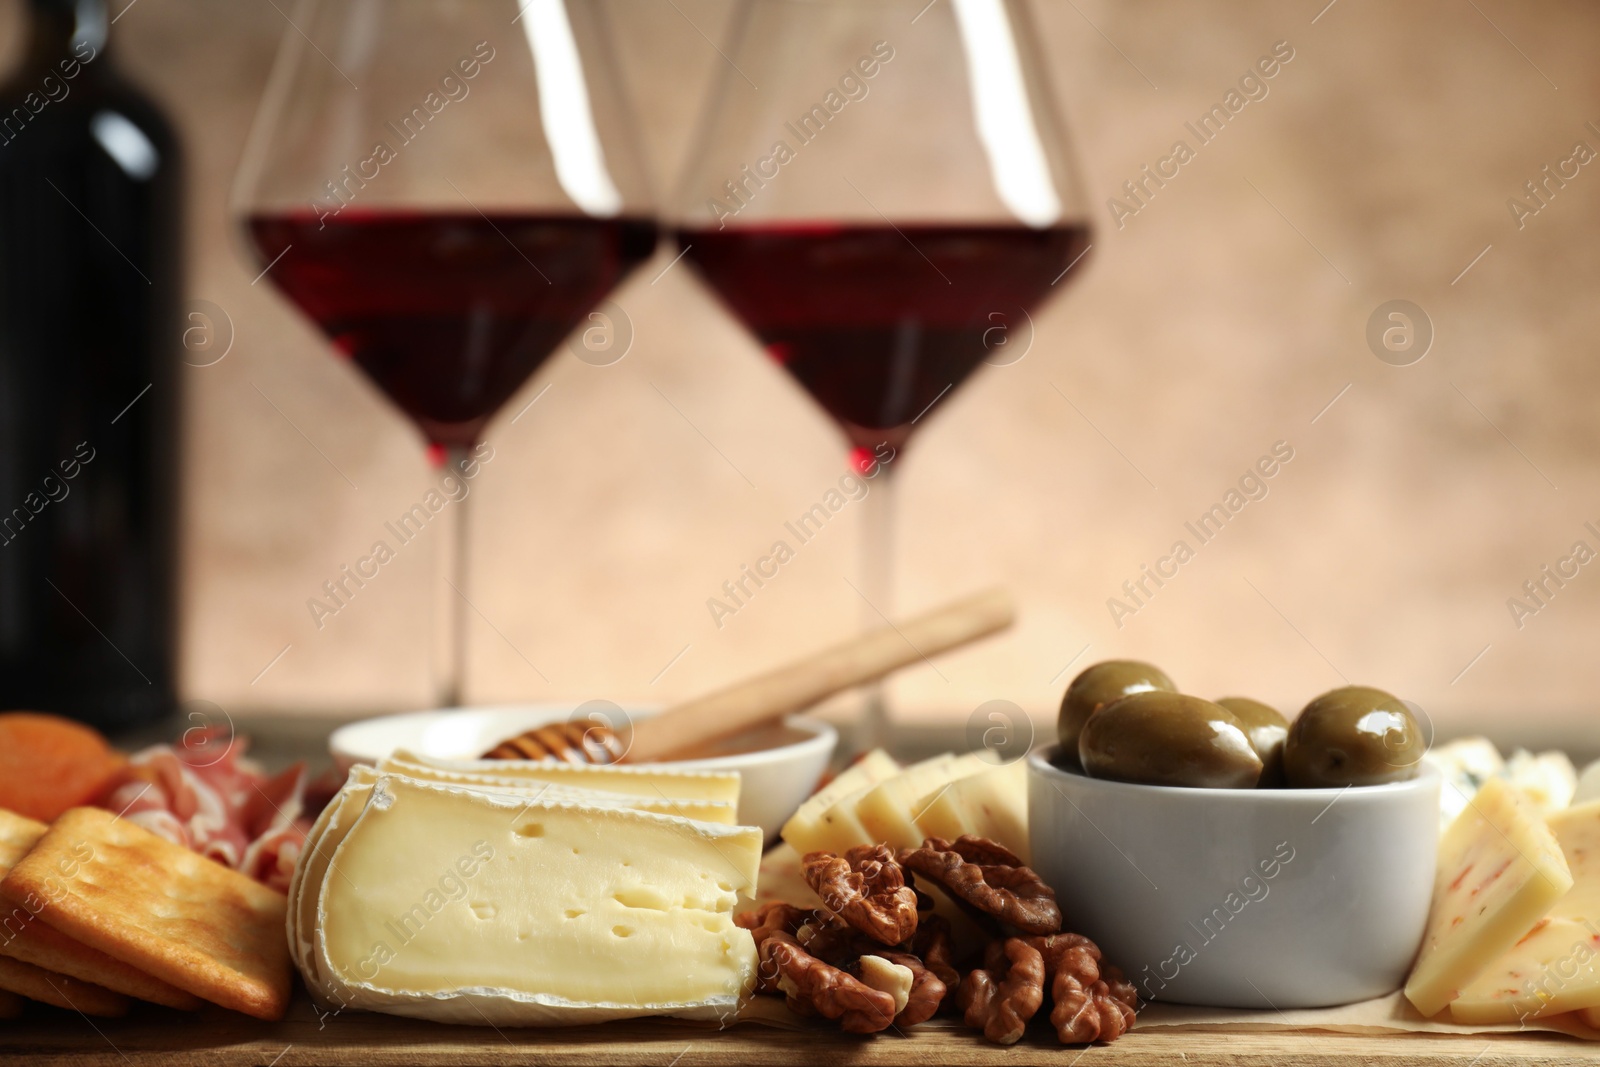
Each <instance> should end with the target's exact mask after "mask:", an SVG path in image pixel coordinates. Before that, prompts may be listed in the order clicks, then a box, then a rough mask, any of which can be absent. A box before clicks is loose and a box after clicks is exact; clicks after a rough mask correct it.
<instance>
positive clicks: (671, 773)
mask: <svg viewBox="0 0 1600 1067" xmlns="http://www.w3.org/2000/svg"><path fill="white" fill-rule="evenodd" d="M389 760H392V761H394V762H396V763H400V764H415V765H418V766H421V767H426V768H432V769H434V770H440V771H458V772H459V771H464V772H466V773H469V774H488V775H493V776H494V777H497V778H516V779H519V780H528V781H535V782H552V783H554V784H556V785H566V786H574V787H576V788H579V789H601V790H605V791H606V792H610V793H628V794H630V795H632V796H643V797H667V798H669V799H672V800H681V799H694V800H722V801H726V802H728V803H729V804H734V805H737V804H738V803H739V781H740V779H739V775H738V774H736V773H734V772H732V771H684V770H676V769H673V768H670V767H659V766H656V767H635V766H632V765H623V766H615V765H609V766H608V765H602V764H581V765H580V764H574V763H560V762H557V761H556V760H514V759H512V760H487V759H480V760H448V759H437V758H435V757H432V756H419V755H417V754H416V753H413V752H407V751H405V750H404V749H401V750H398V751H396V752H395V753H394V754H393V755H391V756H390V757H389Z"/></svg>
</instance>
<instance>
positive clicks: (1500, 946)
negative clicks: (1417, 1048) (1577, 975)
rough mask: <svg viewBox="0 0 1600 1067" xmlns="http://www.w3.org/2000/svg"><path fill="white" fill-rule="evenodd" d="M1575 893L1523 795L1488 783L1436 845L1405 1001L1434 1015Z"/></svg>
mask: <svg viewBox="0 0 1600 1067" xmlns="http://www.w3.org/2000/svg"><path fill="white" fill-rule="evenodd" d="M1571 888H1572V873H1571V872H1570V871H1569V870H1568V868H1567V861H1566V859H1565V857H1563V856H1562V853H1561V846H1560V845H1559V844H1558V843H1557V842H1556V839H1555V835H1553V834H1552V833H1551V832H1550V829H1549V827H1548V826H1546V825H1545V822H1544V819H1542V818H1541V817H1540V815H1539V811H1538V809H1537V808H1536V807H1535V806H1534V804H1533V802H1532V801H1530V800H1529V799H1528V798H1527V797H1526V796H1524V795H1523V793H1522V791H1521V790H1519V789H1518V788H1517V787H1516V786H1514V785H1512V784H1510V783H1509V782H1508V781H1506V780H1505V779H1504V778H1491V779H1490V780H1489V781H1488V782H1486V783H1484V785H1483V788H1482V789H1480V790H1478V793H1477V795H1476V796H1474V797H1473V798H1472V801H1471V802H1470V803H1469V804H1468V805H1467V807H1466V809H1465V810H1464V811H1462V813H1461V814H1460V815H1459V816H1458V817H1457V818H1456V821H1455V822H1453V823H1451V824H1450V829H1449V830H1447V831H1446V832H1445V835H1444V838H1443V840H1441V841H1440V842H1439V866H1438V870H1437V873H1436V874H1435V878H1434V889H1433V906H1432V908H1431V910H1430V911H1429V913H1428V926H1427V930H1426V932H1425V933H1424V935H1423V942H1422V951H1421V954H1420V955H1419V956H1418V957H1417V962H1416V965H1415V966H1414V967H1413V968H1412V971H1411V977H1410V979H1409V980H1407V982H1406V989H1405V992H1406V997H1407V998H1408V999H1409V1000H1410V1001H1411V1003H1412V1004H1414V1005H1415V1006H1416V1008H1417V1010H1418V1011H1420V1012H1421V1013H1422V1014H1424V1015H1433V1014H1435V1013H1436V1012H1438V1011H1440V1010H1441V1009H1442V1008H1444V1006H1445V1005H1447V1004H1449V1003H1450V1002H1451V1001H1452V1000H1454V999H1456V997H1457V996H1458V995H1459V994H1460V991H1461V990H1462V989H1464V988H1466V987H1467V986H1468V985H1469V984H1470V983H1471V982H1472V981H1473V980H1474V979H1476V978H1477V977H1478V976H1479V975H1480V974H1482V973H1483V972H1484V971H1485V970H1487V969H1488V968H1489V966H1490V965H1491V964H1493V963H1494V961H1495V959H1496V958H1498V957H1499V956H1500V955H1502V954H1503V953H1504V952H1506V950H1508V949H1510V948H1511V947H1512V945H1514V944H1515V943H1516V942H1517V940H1518V939H1519V938H1521V937H1522V936H1523V935H1524V934H1526V933H1527V932H1528V931H1529V930H1530V929H1532V927H1533V924H1534V923H1536V922H1538V921H1539V920H1540V919H1541V918H1543V917H1544V915H1545V913H1546V912H1548V911H1549V910H1550V907H1551V905H1553V904H1554V903H1555V902H1556V901H1557V900H1559V899H1560V898H1561V896H1562V895H1563V894H1564V893H1566V892H1567V890H1569V889H1571Z"/></svg>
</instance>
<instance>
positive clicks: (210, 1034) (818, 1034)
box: [0, 998, 1600, 1067]
mask: <svg viewBox="0 0 1600 1067" xmlns="http://www.w3.org/2000/svg"><path fill="white" fill-rule="evenodd" d="M1597 1062H1600V1049H1597V1048H1596V1047H1595V1045H1594V1043H1592V1042H1585V1041H1581V1040H1578V1039H1575V1038H1567V1037H1563V1036H1561V1035H1557V1034H1549V1033H1538V1034H1534V1033H1528V1034H1497V1035H1492V1036H1489V1035H1478V1036H1463V1035H1454V1034H1421V1033H1409V1034H1385V1035H1382V1036H1374V1037H1356V1036H1351V1035H1347V1034H1332V1033H1314V1032H1303V1031H1300V1032H1283V1031H1279V1032H1273V1033H1219V1032H1204V1031H1174V1030H1151V1031H1146V1032H1141V1031H1139V1030H1138V1029H1137V1028H1135V1029H1134V1030H1133V1031H1132V1032H1131V1033H1129V1034H1127V1035H1126V1036H1124V1037H1123V1038H1122V1039H1121V1040H1120V1041H1117V1042H1116V1043H1115V1044H1113V1045H1107V1046H1093V1047H1090V1048H1087V1049H1086V1048H1082V1047H1065V1048H1063V1047H1061V1046H1059V1045H1057V1044H1055V1043H1054V1042H1053V1041H1052V1040H1050V1033H1049V1031H1048V1029H1044V1028H1040V1029H1039V1030H1038V1031H1037V1032H1034V1031H1030V1032H1029V1034H1028V1036H1027V1037H1025V1038H1024V1039H1023V1041H1022V1042H1021V1043H1020V1044H1017V1045H1013V1046H1011V1047H1010V1048H1000V1047H997V1046H995V1045H990V1044H988V1043H987V1042H985V1041H983V1040H982V1038H980V1037H978V1036H976V1035H974V1034H972V1033H970V1032H968V1031H966V1030H962V1029H958V1028H955V1027H946V1026H935V1025H926V1026H921V1027H918V1028H917V1029H916V1030H914V1031H912V1032H911V1033H910V1034H909V1035H908V1036H904V1037H899V1036H895V1035H893V1034H891V1035H889V1036H886V1037H885V1036H879V1037H871V1038H862V1037H853V1036H850V1035H845V1034H840V1033H837V1032H833V1031H827V1030H815V1031H811V1030H808V1031H802V1032H796V1031H791V1030H778V1029H772V1028H770V1027H765V1026H752V1025H746V1026H740V1027H737V1028H735V1029H733V1030H725V1031H716V1030H708V1029H704V1028H699V1027H694V1026H690V1025H687V1024H677V1023H673V1022H670V1021H661V1020H640V1021H634V1022H625V1023H612V1024H609V1025H605V1026H590V1027H581V1028H575V1029H571V1030H495V1029H493V1028H486V1027H485V1028H476V1027H456V1026H442V1025H439V1024H436V1023H426V1022H418V1021H415V1020H411V1019H400V1018H394V1017H390V1016H384V1015H365V1014H356V1013H349V1014H342V1015H337V1016H332V1017H329V1018H326V1019H323V1018H319V1016H318V1015H317V1013H316V1011H315V1010H314V1008H313V1006H312V1005H311V1003H310V1002H309V1001H307V1000H305V999H303V998H302V999H301V1000H299V1001H297V1002H296V1004H295V1006H294V1008H293V1010H292V1011H291V1012H290V1015H289V1017H288V1018H287V1019H285V1020H284V1021H282V1022H279V1023H263V1022H258V1021H256V1020H253V1019H247V1018H245V1017H243V1016H240V1015H235V1014H232V1013H227V1012H222V1011H220V1010H219V1011H207V1012H201V1013H199V1014H196V1015H184V1014H181V1013H178V1012H162V1011H148V1012H141V1013H140V1014H139V1015H137V1016H134V1017H130V1018H128V1019H110V1020H108V1019H95V1020H93V1021H92V1022H91V1021H90V1020H88V1019H86V1018H84V1017H82V1016H78V1015H74V1014H71V1013H69V1012H62V1011H55V1010H53V1009H39V1010H36V1011H35V1012H34V1013H33V1014H32V1015H30V1016H28V1017H26V1018H23V1019H16V1020H9V1021H5V1020H0V1064H7V1065H10V1064H19V1065H21V1064H27V1065H30V1067H33V1065H37V1067H90V1065H93V1067H390V1065H394V1067H400V1065H406V1067H413V1065H414V1067H433V1065H441V1067H442V1065H446V1064H448V1065H451V1067H454V1065H458V1064H460V1065H468V1067H476V1065H482V1067H499V1065H507V1064H549V1065H552V1067H600V1065H610V1064H617V1065H628V1067H634V1065H637V1067H697V1065H702V1064H704V1065H717V1067H724V1065H726V1067H733V1065H739V1064H752V1065H758V1067H759V1065H769V1064H807V1065H810V1064H850V1065H879V1064H881V1065H906V1067H932V1065H935V1064H939V1065H945V1064H949V1065H979V1064H1011V1065H1023V1064H1050V1065H1055V1067H1074V1065H1077V1064H1083V1065H1085V1067H1091V1065H1092V1067H1120V1065H1124V1064H1127V1065H1132V1064H1173V1065H1180V1064H1181V1065H1183V1067H1210V1065H1216V1067H1352V1065H1356V1064H1393V1065H1400V1064H1439V1065H1443V1064H1457V1065H1466V1064H1471V1065H1472V1067H1532V1065H1541V1067H1543V1065H1550V1067H1558V1065H1559V1067H1568V1065H1571V1067H1578V1065H1583V1067H1595V1064H1596V1063H1597Z"/></svg>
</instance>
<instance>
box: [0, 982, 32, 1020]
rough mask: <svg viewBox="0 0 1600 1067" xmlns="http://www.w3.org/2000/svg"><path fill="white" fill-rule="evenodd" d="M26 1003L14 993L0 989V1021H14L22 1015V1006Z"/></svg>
mask: <svg viewBox="0 0 1600 1067" xmlns="http://www.w3.org/2000/svg"><path fill="white" fill-rule="evenodd" d="M27 1003H28V1002H27V1001H26V1000H24V999H23V998H21V997H19V996H17V995H16V994H15V993H11V992H7V991H6V990H4V989H0V1019H15V1018H16V1017H17V1016H19V1015H21V1014H22V1008H23V1005H25V1004H27Z"/></svg>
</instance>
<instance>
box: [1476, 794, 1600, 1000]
mask: <svg viewBox="0 0 1600 1067" xmlns="http://www.w3.org/2000/svg"><path fill="white" fill-rule="evenodd" d="M1548 824H1549V826H1550V830H1551V832H1553V833H1554V834H1555V835H1556V840H1557V841H1558V842H1559V843H1560V845H1561V851H1562V853H1563V854H1564V855H1565V856H1566V858H1567V867H1568V868H1569V869H1570V870H1571V872H1572V889H1571V890H1569V891H1568V892H1567V894H1566V895H1565V896H1563V897H1562V898H1561V899H1560V900H1558V901H1556V903H1555V906H1554V907H1552V908H1551V909H1550V911H1549V913H1548V914H1547V915H1545V917H1544V918H1542V919H1540V920H1539V921H1538V922H1537V923H1536V924H1534V926H1533V929H1531V930H1530V931H1528V933H1527V934H1525V935H1524V936H1523V937H1522V939H1521V940H1520V941H1518V942H1517V943H1516V944H1515V945H1514V946H1512V947H1511V949H1510V950H1509V951H1507V952H1506V953H1505V954H1504V955H1502V956H1500V957H1499V958H1498V959H1496V960H1495V961H1494V963H1493V964H1492V965H1490V967H1489V968H1488V969H1487V970H1486V971H1484V972H1483V974H1481V975H1479V976H1478V977H1477V978H1476V979H1475V980H1474V981H1472V982H1471V983H1470V984H1469V985H1467V986H1466V987H1465V988H1463V989H1462V990H1461V995H1460V996H1459V997H1457V998H1456V999H1455V1000H1453V1001H1451V1002H1450V1017H1451V1018H1452V1019H1454V1020H1455V1021H1456V1022H1459V1023H1468V1024H1472V1025H1478V1024H1483V1023H1514V1022H1519V1021H1521V1020H1524V1019H1531V1018H1536V1017H1538V1016H1543V1015H1556V1014H1559V1013H1561V1012H1564V1011H1575V1010H1578V1009H1580V1008H1600V801H1595V802H1593V803H1589V804H1583V805H1580V806H1579V807H1575V808H1568V809H1567V810H1565V811H1559V812H1557V813H1555V814H1554V815H1552V816H1550V817H1549V819H1548Z"/></svg>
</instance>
